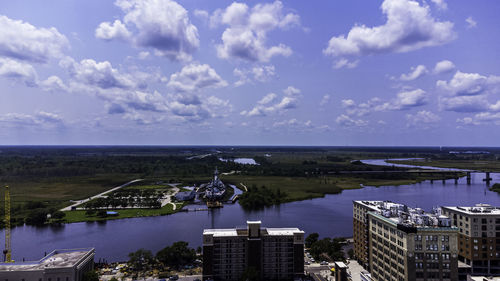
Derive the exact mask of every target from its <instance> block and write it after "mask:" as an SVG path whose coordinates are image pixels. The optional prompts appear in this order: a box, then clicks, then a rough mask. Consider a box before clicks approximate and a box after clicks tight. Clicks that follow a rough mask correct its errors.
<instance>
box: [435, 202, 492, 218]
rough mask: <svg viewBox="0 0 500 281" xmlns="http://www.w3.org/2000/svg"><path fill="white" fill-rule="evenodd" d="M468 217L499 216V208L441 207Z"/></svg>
mask: <svg viewBox="0 0 500 281" xmlns="http://www.w3.org/2000/svg"><path fill="white" fill-rule="evenodd" d="M443 208H447V209H450V210H454V211H457V212H460V213H464V214H468V215H500V208H498V207H493V206H491V205H489V204H476V205H475V206H473V207H459V206H456V207H448V206H446V207H443Z"/></svg>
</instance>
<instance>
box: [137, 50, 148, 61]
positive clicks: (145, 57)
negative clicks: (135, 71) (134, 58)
mask: <svg viewBox="0 0 500 281" xmlns="http://www.w3.org/2000/svg"><path fill="white" fill-rule="evenodd" d="M138 57H139V59H141V60H145V59H147V58H148V57H149V52H144V51H143V52H140V53H139V56H138Z"/></svg>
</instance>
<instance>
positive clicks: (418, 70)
mask: <svg viewBox="0 0 500 281" xmlns="http://www.w3.org/2000/svg"><path fill="white" fill-rule="evenodd" d="M427 72H428V71H427V68H426V67H425V66H424V65H421V64H420V65H418V66H416V67H412V68H411V72H410V73H408V74H404V73H403V74H401V76H400V77H399V79H400V80H402V81H412V80H415V79H417V78H419V77H421V76H423V75H425V74H426V73H427Z"/></svg>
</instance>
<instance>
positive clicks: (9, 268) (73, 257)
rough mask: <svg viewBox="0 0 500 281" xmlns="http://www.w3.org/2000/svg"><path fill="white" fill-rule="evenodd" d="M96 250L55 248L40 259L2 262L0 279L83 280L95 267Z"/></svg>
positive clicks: (26, 280) (38, 280)
mask: <svg viewBox="0 0 500 281" xmlns="http://www.w3.org/2000/svg"><path fill="white" fill-rule="evenodd" d="M94 255H95V250H94V249H93V248H89V249H73V250H54V251H52V252H51V253H50V254H48V255H47V256H45V257H44V258H42V259H41V260H39V261H29V262H13V263H0V280H2V281H3V280H19V281H81V280H82V278H83V274H84V273H85V272H87V271H90V270H93V269H94Z"/></svg>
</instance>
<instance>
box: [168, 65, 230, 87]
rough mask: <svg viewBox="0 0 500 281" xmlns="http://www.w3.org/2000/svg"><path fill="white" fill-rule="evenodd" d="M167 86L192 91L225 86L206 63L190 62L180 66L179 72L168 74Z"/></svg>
mask: <svg viewBox="0 0 500 281" xmlns="http://www.w3.org/2000/svg"><path fill="white" fill-rule="evenodd" d="M168 86H169V87H170V88H172V89H174V90H176V91H177V92H193V91H198V90H201V89H205V88H220V87H225V86H227V82H226V81H225V80H224V79H222V78H221V77H220V76H219V75H218V74H217V72H215V70H214V69H213V68H211V67H210V66H209V65H208V64H198V63H192V64H189V65H186V66H184V67H183V68H182V70H181V71H180V72H177V73H174V74H172V75H171V76H170V81H169V82H168Z"/></svg>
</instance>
